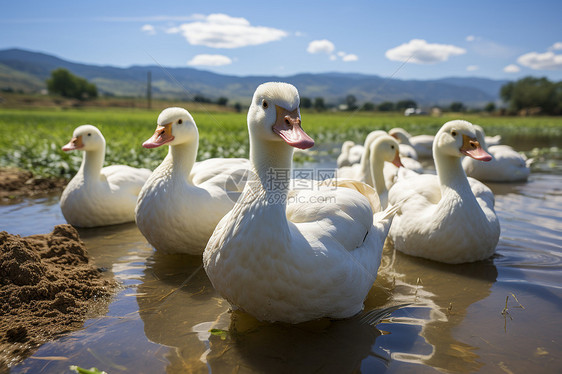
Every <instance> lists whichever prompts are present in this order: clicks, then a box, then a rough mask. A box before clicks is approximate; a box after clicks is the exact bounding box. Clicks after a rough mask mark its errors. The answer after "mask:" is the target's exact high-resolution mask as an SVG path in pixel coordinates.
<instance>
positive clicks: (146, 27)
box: [141, 25, 156, 35]
mask: <svg viewBox="0 0 562 374" xmlns="http://www.w3.org/2000/svg"><path fill="white" fill-rule="evenodd" d="M141 30H142V31H144V32H145V33H147V34H148V35H154V34H156V30H155V29H154V26H152V25H144V26H143V27H141Z"/></svg>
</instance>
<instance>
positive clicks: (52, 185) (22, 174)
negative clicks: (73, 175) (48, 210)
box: [0, 168, 68, 204]
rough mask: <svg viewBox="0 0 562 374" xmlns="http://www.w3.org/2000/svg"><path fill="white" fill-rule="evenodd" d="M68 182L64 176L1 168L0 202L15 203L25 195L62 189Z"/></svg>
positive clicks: (36, 194)
mask: <svg viewBox="0 0 562 374" xmlns="http://www.w3.org/2000/svg"><path fill="white" fill-rule="evenodd" d="M67 183H68V180H66V179H64V178H43V177H37V176H34V175H33V174H32V173H31V172H29V171H27V170H21V169H16V168H0V204H13V203H14V202H17V201H19V200H21V199H22V198H24V197H39V196H43V195H46V194H49V193H52V192H56V191H62V190H63V189H64V187H65V186H66V184H67Z"/></svg>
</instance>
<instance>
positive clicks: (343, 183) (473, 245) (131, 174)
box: [60, 82, 530, 323]
mask: <svg viewBox="0 0 562 374" xmlns="http://www.w3.org/2000/svg"><path fill="white" fill-rule="evenodd" d="M299 101H300V100H299V94H298V91H297V89H296V88H295V87H294V86H292V85H290V84H287V83H279V82H270V83H264V84H262V85H260V86H259V87H257V89H256V91H255V93H254V96H253V99H252V102H251V105H250V108H249V111H248V132H249V137H250V152H249V159H242V158H215V159H208V160H204V161H197V160H196V159H197V147H198V142H199V133H198V130H197V125H196V124H195V121H194V119H193V117H192V116H191V114H190V113H189V112H188V111H186V110H185V109H182V108H176V107H174V108H167V109H165V110H164V111H162V113H161V114H160V115H159V117H158V120H157V126H156V131H155V132H154V134H153V135H152V137H151V138H150V139H148V140H146V141H145V142H144V143H143V147H145V148H156V147H161V146H164V145H167V146H168V148H169V151H168V154H167V156H166V157H165V159H164V160H163V161H162V163H161V164H160V166H158V167H157V168H156V169H155V170H154V171H150V170H148V169H137V168H132V167H129V166H125V165H112V166H107V167H103V163H104V154H105V140H104V137H103V135H102V134H101V132H100V131H99V130H98V129H97V128H96V127H94V126H91V125H83V126H79V127H78V128H76V130H75V131H74V133H73V135H72V140H71V141H70V142H69V143H68V144H66V145H65V146H63V147H62V149H63V151H72V150H79V151H84V157H83V160H82V165H81V167H80V169H79V171H78V173H77V174H76V175H75V176H74V178H73V179H72V180H71V181H70V183H69V184H68V186H67V187H66V189H65V190H64V191H63V193H62V196H61V200H60V207H61V210H62V212H63V215H64V217H65V219H66V220H67V221H68V223H70V224H72V225H75V226H79V227H95V226H105V225H112V224H118V223H124V222H131V221H135V222H136V224H137V226H138V228H139V230H140V231H141V233H142V234H143V235H144V237H145V238H146V239H147V240H148V242H149V243H150V244H151V245H152V246H154V248H155V249H156V250H157V251H160V252H164V253H183V254H189V255H196V256H202V258H203V265H204V268H205V271H206V272H207V275H208V277H209V279H210V280H211V282H212V284H213V286H214V287H215V289H216V290H217V291H218V292H219V293H220V294H221V295H222V296H223V297H224V298H225V299H226V300H228V301H229V302H230V304H231V305H232V307H233V308H239V309H242V310H244V311H246V312H247V313H250V314H251V315H253V316H254V317H256V318H257V319H259V320H262V321H270V322H276V321H277V322H287V323H300V322H305V321H309V320H314V319H318V318H323V317H328V318H348V317H352V316H354V315H356V314H358V313H359V312H361V310H362V309H363V302H364V300H365V298H366V296H367V293H368V292H369V290H370V289H371V287H372V285H373V282H374V281H375V278H376V276H377V271H378V269H379V265H380V263H381V257H382V252H383V246H384V244H385V241H388V242H389V244H391V245H392V246H393V247H394V248H395V249H396V250H398V251H401V252H403V253H406V254H409V255H412V256H417V257H423V258H427V259H430V260H434V261H439V262H443V263H449V264H458V263H465V262H474V261H480V260H485V259H487V258H489V257H490V256H492V255H493V253H494V251H495V248H496V245H497V243H498V240H499V236H500V223H499V220H498V217H497V215H496V213H495V211H494V195H493V193H492V191H491V190H490V189H489V188H488V187H487V186H486V185H484V184H483V183H482V181H494V182H497V181H500V182H512V181H522V180H526V179H527V177H528V176H529V173H530V171H529V167H528V165H527V162H526V160H525V159H524V158H523V157H522V156H521V155H520V154H519V153H518V152H516V151H514V150H513V149H512V148H511V147H508V146H505V145H491V144H493V143H497V142H498V140H499V139H497V138H487V137H485V135H484V131H483V129H482V128H481V127H479V126H477V125H473V124H471V123H469V122H467V121H463V120H455V121H449V122H447V123H445V124H444V125H443V126H442V127H441V129H440V130H439V131H438V132H437V134H436V135H435V136H430V135H422V136H411V135H410V134H408V133H407V132H406V131H404V130H403V129H392V130H391V131H389V132H388V133H386V132H385V131H381V130H377V131H373V132H372V133H370V134H369V135H368V136H367V138H366V139H365V143H364V145H355V144H353V143H352V142H350V141H347V142H345V143H344V144H343V146H342V152H341V154H340V156H339V157H338V160H337V163H338V169H337V171H336V177H335V178H333V179H330V180H324V181H305V182H308V185H310V183H312V187H313V188H296V187H295V185H298V183H295V181H294V180H291V179H290V176H291V173H290V171H291V167H292V159H293V151H294V149H295V148H298V149H308V148H310V147H312V146H313V145H314V140H313V139H311V138H310V136H308V135H307V134H306V133H305V131H304V130H303V128H302V127H301V117H300V111H299V104H300V102H299ZM487 142H489V143H490V144H487ZM424 157H432V158H433V161H434V163H435V168H436V172H437V174H424V173H423V170H422V167H421V165H420V163H419V161H418V159H421V158H424ZM467 175H468V177H467ZM296 182H298V181H296Z"/></svg>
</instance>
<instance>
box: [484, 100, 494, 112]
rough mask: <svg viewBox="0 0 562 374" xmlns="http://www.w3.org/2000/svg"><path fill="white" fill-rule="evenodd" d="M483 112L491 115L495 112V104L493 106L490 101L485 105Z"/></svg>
mask: <svg viewBox="0 0 562 374" xmlns="http://www.w3.org/2000/svg"><path fill="white" fill-rule="evenodd" d="M484 110H485V111H486V112H488V113H492V112H493V111H494V110H496V104H494V102H492V101H490V102H489V103H488V104H486V106H485V107H484Z"/></svg>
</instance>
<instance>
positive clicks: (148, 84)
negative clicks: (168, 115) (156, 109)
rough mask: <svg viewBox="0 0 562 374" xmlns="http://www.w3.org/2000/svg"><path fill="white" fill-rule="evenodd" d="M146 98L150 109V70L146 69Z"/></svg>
mask: <svg viewBox="0 0 562 374" xmlns="http://www.w3.org/2000/svg"><path fill="white" fill-rule="evenodd" d="M146 99H147V101H148V109H152V72H151V71H148V74H147V77H146Z"/></svg>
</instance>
